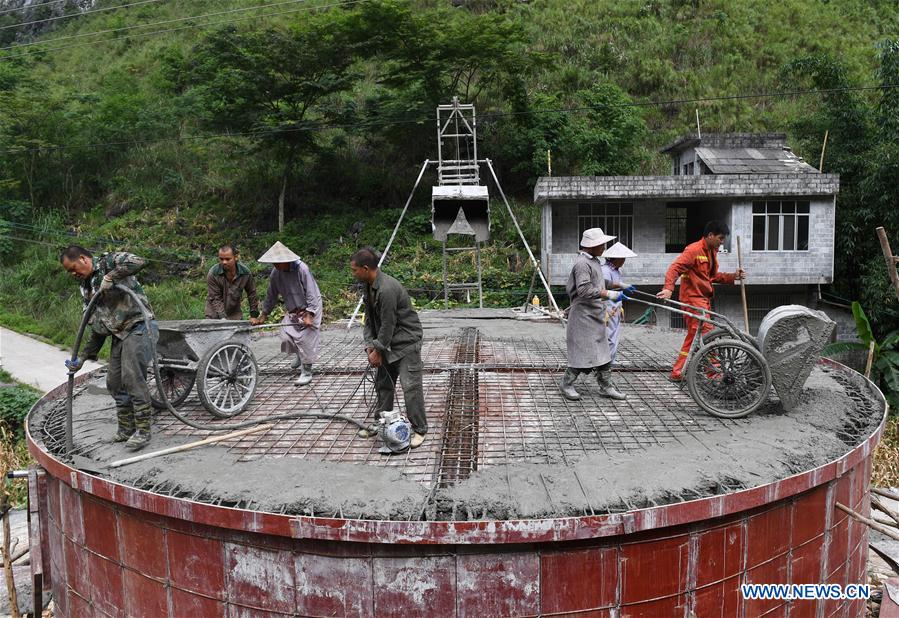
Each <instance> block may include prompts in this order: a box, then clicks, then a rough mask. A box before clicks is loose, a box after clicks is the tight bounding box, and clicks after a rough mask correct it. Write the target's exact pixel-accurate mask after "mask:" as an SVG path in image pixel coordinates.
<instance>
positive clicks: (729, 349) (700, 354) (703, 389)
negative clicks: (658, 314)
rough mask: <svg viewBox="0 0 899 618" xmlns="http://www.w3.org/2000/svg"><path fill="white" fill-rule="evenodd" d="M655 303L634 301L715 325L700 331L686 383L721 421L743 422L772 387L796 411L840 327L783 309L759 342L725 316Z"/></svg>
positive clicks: (803, 311) (817, 315)
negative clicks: (825, 348) (804, 386)
mask: <svg viewBox="0 0 899 618" xmlns="http://www.w3.org/2000/svg"><path fill="white" fill-rule="evenodd" d="M638 294H640V295H641V296H647V297H649V296H652V295H650V294H647V293H645V292H638ZM652 298H653V301H652V302H650V301H647V300H644V299H636V298H635V299H634V300H637V301H638V302H641V303H644V304H647V305H652V306H654V307H658V308H661V309H665V310H666V311H671V312H673V313H679V314H683V315H685V316H688V317H691V318H693V319H696V320H699V321H700V322H703V324H709V325H711V326H712V329H711V330H708V329H707V328H706V330H708V332H707V333H706V334H703V332H702V331H703V328H698V329H697V330H696V336H695V337H694V338H693V343H692V345H691V347H690V352H689V355H688V360H687V369H686V372H685V374H684V379H685V382H686V385H687V389H688V390H689V392H690V396H691V397H692V398H693V399H694V401H696V403H698V404H699V405H700V407H702V408H703V409H704V410H705V411H706V412H708V413H709V414H712V415H713V416H717V417H720V418H742V417H744V416H747V415H749V414H751V413H753V412H755V411H756V410H758V409H759V408H760V407H761V406H762V405H764V404H765V402H766V401H767V400H768V396H769V393H770V391H771V386H772V385H773V386H774V390H775V392H776V393H777V396H778V397H779V398H780V400H781V402H782V404H783V407H784V409H785V410H787V411H789V410H792V409H793V408H794V407H795V406H796V405H797V404H798V403H799V399H800V396H801V394H802V387H803V385H804V384H805V381H806V380H807V379H808V377H809V374H811V371H812V369H813V367H814V366H815V363H816V362H817V361H818V358H819V357H820V355H821V351H822V350H823V349H824V346H825V345H826V344H827V343H828V342H829V341H830V340H831V338H832V337H833V333H834V330H835V328H836V324H835V323H834V322H833V321H832V320H831V319H830V318H828V317H827V315H825V314H824V313H823V312H821V311H814V310H812V309H809V308H807V307H803V306H801V305H784V306H781V307H777V308H775V309H773V310H771V311H769V312H768V314H767V315H766V316H765V318H764V319H763V320H762V322H761V326H760V327H759V336H758V338H756V337H753V336H752V335H750V334H749V333H746V332H743V331H742V330H740V329H739V328H738V327H737V326H736V325H735V324H734V323H733V322H732V321H731V320H729V319H728V318H727V317H726V316H724V315H722V314H720V313H716V312H714V311H711V310H708V309H703V308H700V307H695V306H693V305H688V304H686V303H681V302H677V301H673V300H667V301H664V302H658V301H656V300H655V297H654V296H653V297H652ZM772 376H773V377H772Z"/></svg>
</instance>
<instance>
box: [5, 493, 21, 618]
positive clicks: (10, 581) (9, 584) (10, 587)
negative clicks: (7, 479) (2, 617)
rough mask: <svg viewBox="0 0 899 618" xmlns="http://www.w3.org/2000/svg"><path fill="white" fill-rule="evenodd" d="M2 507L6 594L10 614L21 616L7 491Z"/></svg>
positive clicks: (16, 617)
mask: <svg viewBox="0 0 899 618" xmlns="http://www.w3.org/2000/svg"><path fill="white" fill-rule="evenodd" d="M0 509H2V510H3V547H2V551H3V572H4V574H5V576H6V594H7V600H8V601H9V611H10V616H13V618H19V616H21V614H20V613H19V598H18V596H17V595H16V580H15V576H14V575H13V571H12V557H11V556H10V551H9V535H10V532H9V509H10V504H9V496H7V495H6V494H5V493H4V494H3V496H2V499H0Z"/></svg>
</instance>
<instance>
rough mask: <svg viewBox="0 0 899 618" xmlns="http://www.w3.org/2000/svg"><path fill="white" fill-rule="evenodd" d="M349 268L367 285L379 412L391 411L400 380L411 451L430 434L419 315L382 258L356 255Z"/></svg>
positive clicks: (368, 338) (366, 434)
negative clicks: (380, 265)
mask: <svg viewBox="0 0 899 618" xmlns="http://www.w3.org/2000/svg"><path fill="white" fill-rule="evenodd" d="M350 270H351V271H352V273H353V277H354V278H355V279H356V280H357V281H361V282H362V283H363V298H364V300H365V328H364V331H363V336H364V337H365V352H366V353H367V354H368V362H369V363H371V366H372V367H375V368H376V369H377V372H376V374H375V388H376V389H377V391H378V408H377V411H376V412H375V420H376V421H377V420H379V418H380V413H381V412H386V411H388V410H392V409H393V399H394V395H395V394H396V380H397V378H399V380H400V383H401V384H402V385H403V402H404V403H405V405H406V416H407V417H408V418H409V422H410V423H411V424H412V431H413V432H414V433H413V434H412V438H411V439H410V441H409V446H410V447H411V448H417V447H419V446H421V443H422V442H424V439H425V434H427V433H428V419H427V416H426V415H425V399H424V393H423V391H422V387H421V372H422V362H421V340H422V328H421V321H420V320H419V319H418V313H416V312H415V310H414V309H413V308H412V301H411V300H410V298H409V293H408V292H407V291H406V289H405V288H404V287H403V286H402V284H401V283H400V282H399V281H397V280H396V279H394V278H393V277H391V276H390V275H387V274H385V273H383V272H381V269H380V268H378V254H377V252H376V251H375V250H374V249H371V248H368V247H367V248H365V249H360V250H358V251H356V253H354V254H353V255H352V256H351V257H350ZM359 435H360V436H362V437H363V438H371V437H373V436H375V435H377V434H376V432H373V431H369V430H367V429H361V430H360V431H359Z"/></svg>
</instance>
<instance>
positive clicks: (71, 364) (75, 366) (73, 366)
mask: <svg viewBox="0 0 899 618" xmlns="http://www.w3.org/2000/svg"><path fill="white" fill-rule="evenodd" d="M82 365H84V360H83V359H80V358H78V357H77V356H76V357H75V358H74V359H66V369H68V370H69V371H71V372H72V373H75V372H76V371H78V370H79V369H81V367H82Z"/></svg>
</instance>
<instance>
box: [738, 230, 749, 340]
mask: <svg viewBox="0 0 899 618" xmlns="http://www.w3.org/2000/svg"><path fill="white" fill-rule="evenodd" d="M737 268H738V269H739V270H743V252H742V251H741V250H740V237H739V236H737ZM740 296H741V297H742V298H743V325H744V326H745V327H746V332H747V333H748V332H749V305H748V303H747V302H746V278H745V277H744V278H743V279H740Z"/></svg>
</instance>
